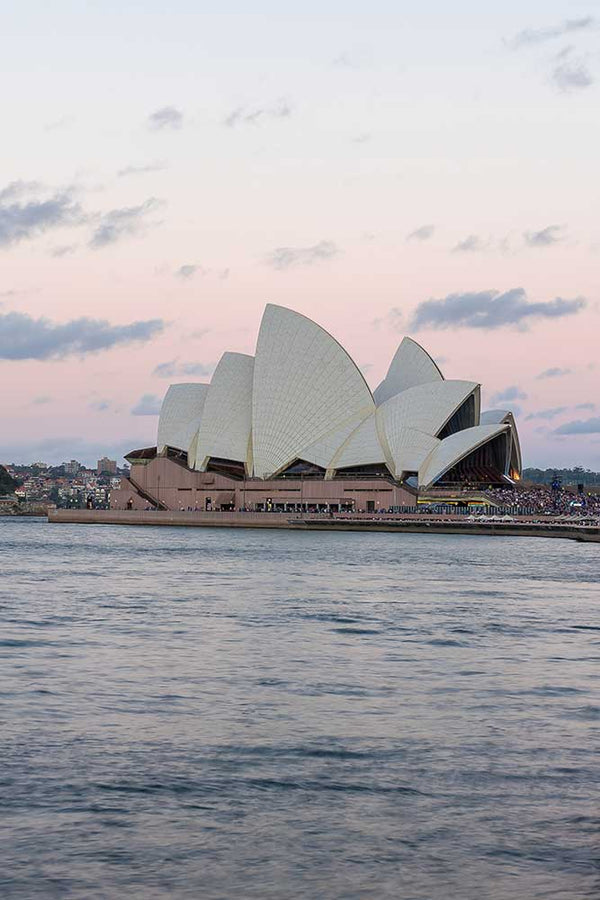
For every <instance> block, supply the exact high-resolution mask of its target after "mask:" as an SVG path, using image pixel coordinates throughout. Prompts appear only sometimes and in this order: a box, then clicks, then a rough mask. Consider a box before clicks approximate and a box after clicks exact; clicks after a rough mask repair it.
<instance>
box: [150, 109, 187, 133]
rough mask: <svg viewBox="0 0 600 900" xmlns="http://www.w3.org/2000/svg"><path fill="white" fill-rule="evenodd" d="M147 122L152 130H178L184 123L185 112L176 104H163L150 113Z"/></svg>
mask: <svg viewBox="0 0 600 900" xmlns="http://www.w3.org/2000/svg"><path fill="white" fill-rule="evenodd" d="M146 123H147V125H148V128H149V129H150V130H151V131H165V130H169V129H170V130H177V129H179V128H181V127H182V125H183V113H182V112H181V110H180V109H177V107H176V106H161V107H160V109H157V110H155V111H154V112H153V113H150V115H149V116H148V118H147V120H146Z"/></svg>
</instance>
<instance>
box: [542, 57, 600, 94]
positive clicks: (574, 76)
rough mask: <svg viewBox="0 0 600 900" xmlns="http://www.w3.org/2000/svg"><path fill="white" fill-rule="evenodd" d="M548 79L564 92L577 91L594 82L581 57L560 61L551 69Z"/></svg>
mask: <svg viewBox="0 0 600 900" xmlns="http://www.w3.org/2000/svg"><path fill="white" fill-rule="evenodd" d="M550 80H551V81H552V82H553V84H554V85H555V86H556V87H557V88H558V89H559V90H560V91H563V92H564V93H570V92H572V91H579V90H582V89H583V88H586V87H591V85H592V84H593V83H594V78H593V76H592V73H591V72H590V70H589V68H588V66H587V64H586V62H585V60H583V59H578V60H571V61H569V62H564V63H560V65H558V66H556V67H555V68H554V69H553V70H552V72H551V74H550Z"/></svg>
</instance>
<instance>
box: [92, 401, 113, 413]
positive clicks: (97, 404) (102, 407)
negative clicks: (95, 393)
mask: <svg viewBox="0 0 600 900" xmlns="http://www.w3.org/2000/svg"><path fill="white" fill-rule="evenodd" d="M89 408H90V409H91V410H93V412H107V410H109V409H110V403H109V402H108V400H93V401H92V403H90V405H89Z"/></svg>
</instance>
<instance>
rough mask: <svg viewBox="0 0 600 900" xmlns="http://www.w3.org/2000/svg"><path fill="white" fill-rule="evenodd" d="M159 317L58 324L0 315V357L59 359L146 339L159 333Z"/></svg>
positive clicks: (161, 321)
mask: <svg viewBox="0 0 600 900" xmlns="http://www.w3.org/2000/svg"><path fill="white" fill-rule="evenodd" d="M164 327H165V323H164V321H163V320H162V319H149V320H147V321H140V322H132V323H131V324H130V325H111V324H110V323H109V322H107V321H105V320H103V319H86V318H82V319H73V320H71V321H70V322H64V323H62V324H58V323H56V322H52V321H50V320H49V319H45V318H40V319H33V318H32V317H31V316H28V315H26V314H25V313H18V312H10V313H5V314H2V315H0V359H10V360H17V359H38V360H43V359H61V358H63V357H65V356H84V355H86V354H88V353H97V352H98V351H100V350H109V349H110V348H111V347H116V346H119V345H124V344H131V343H133V342H145V341H149V340H151V339H152V338H153V337H155V336H156V335H157V334H160V333H161V332H162V331H163V330H164Z"/></svg>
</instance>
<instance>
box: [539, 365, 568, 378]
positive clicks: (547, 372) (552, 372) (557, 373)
mask: <svg viewBox="0 0 600 900" xmlns="http://www.w3.org/2000/svg"><path fill="white" fill-rule="evenodd" d="M570 374H571V369H559V368H558V367H557V366H555V367H554V368H552V369H544V371H543V372H540V374H539V375H536V376H535V377H536V378H562V376H563V375H570Z"/></svg>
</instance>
